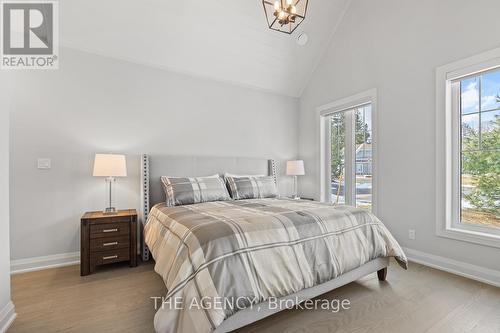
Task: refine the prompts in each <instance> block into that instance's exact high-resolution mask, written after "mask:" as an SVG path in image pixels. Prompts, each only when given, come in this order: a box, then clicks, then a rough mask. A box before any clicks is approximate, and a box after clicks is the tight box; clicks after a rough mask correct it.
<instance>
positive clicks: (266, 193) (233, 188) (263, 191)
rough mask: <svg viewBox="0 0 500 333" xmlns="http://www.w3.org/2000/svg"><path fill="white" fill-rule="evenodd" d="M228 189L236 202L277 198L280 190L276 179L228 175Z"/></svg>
mask: <svg viewBox="0 0 500 333" xmlns="http://www.w3.org/2000/svg"><path fill="white" fill-rule="evenodd" d="M224 178H226V183H227V187H228V188H229V193H230V194H231V197H232V198H233V199H235V200H241V199H262V198H276V197H277V196H278V189H277V188H276V183H275V182H274V177H271V176H262V177H254V176H248V177H232V176H228V175H226V176H225V177H224Z"/></svg>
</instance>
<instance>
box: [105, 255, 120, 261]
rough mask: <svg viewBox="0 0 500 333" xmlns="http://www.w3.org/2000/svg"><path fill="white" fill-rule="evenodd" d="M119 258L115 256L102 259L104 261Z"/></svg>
mask: <svg viewBox="0 0 500 333" xmlns="http://www.w3.org/2000/svg"><path fill="white" fill-rule="evenodd" d="M117 258H118V256H117V255H114V256H109V257H102V260H109V259H117Z"/></svg>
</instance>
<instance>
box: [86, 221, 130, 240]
mask: <svg viewBox="0 0 500 333" xmlns="http://www.w3.org/2000/svg"><path fill="white" fill-rule="evenodd" d="M129 234H130V224H128V223H103V224H94V225H91V226H90V238H91V239H94V238H104V237H106V238H107V237H110V238H111V237H120V236H128V235H129Z"/></svg>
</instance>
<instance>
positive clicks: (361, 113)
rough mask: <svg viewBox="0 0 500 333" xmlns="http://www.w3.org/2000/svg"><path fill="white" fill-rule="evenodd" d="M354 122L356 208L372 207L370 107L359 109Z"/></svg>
mask: <svg viewBox="0 0 500 333" xmlns="http://www.w3.org/2000/svg"><path fill="white" fill-rule="evenodd" d="M355 121H356V126H355V128H356V136H355V138H356V161H355V168H356V207H361V208H366V209H370V210H371V207H372V143H371V142H372V141H371V137H372V131H371V127H372V124H371V105H368V106H365V107H363V108H359V109H357V110H356V114H355Z"/></svg>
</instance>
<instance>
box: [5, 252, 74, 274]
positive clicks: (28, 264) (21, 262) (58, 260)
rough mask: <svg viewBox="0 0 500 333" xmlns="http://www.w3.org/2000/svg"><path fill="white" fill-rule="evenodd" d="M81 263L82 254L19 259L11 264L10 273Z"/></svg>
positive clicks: (72, 253)
mask: <svg viewBox="0 0 500 333" xmlns="http://www.w3.org/2000/svg"><path fill="white" fill-rule="evenodd" d="M79 263H80V252H71V253H61V254H54V255H50V256H43V257H34V258H27V259H18V260H12V261H11V262H10V273H11V274H20V273H27V272H33V271H39V270H42V269H48V268H56V267H64V266H71V265H78V264H79Z"/></svg>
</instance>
